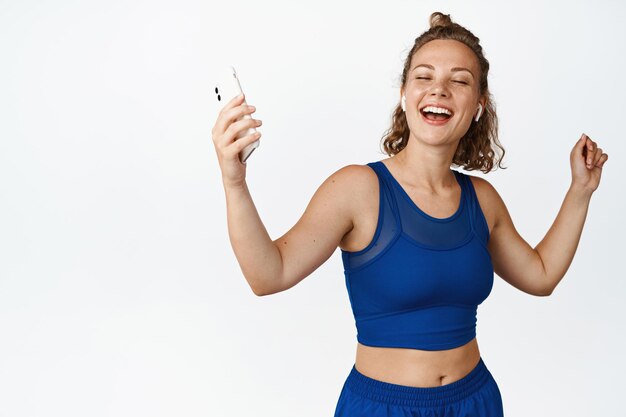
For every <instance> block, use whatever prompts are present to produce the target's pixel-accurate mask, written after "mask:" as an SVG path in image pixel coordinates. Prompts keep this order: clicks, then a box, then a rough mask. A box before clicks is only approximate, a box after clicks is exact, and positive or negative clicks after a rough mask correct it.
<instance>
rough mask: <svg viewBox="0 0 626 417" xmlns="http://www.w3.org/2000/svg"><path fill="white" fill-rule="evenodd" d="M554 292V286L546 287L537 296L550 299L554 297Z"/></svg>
mask: <svg viewBox="0 0 626 417" xmlns="http://www.w3.org/2000/svg"><path fill="white" fill-rule="evenodd" d="M553 291H554V287H553V286H544V287H543V288H542V289H541V290H540V291H538V292H537V294H535V295H537V296H538V297H548V296H550V295H552V292H553Z"/></svg>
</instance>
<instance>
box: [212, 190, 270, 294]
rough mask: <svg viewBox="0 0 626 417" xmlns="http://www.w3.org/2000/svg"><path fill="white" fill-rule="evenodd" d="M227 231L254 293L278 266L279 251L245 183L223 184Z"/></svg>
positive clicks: (258, 290) (258, 292)
mask: <svg viewBox="0 0 626 417" xmlns="http://www.w3.org/2000/svg"><path fill="white" fill-rule="evenodd" d="M224 191H225V193H226V211H227V217H228V235H229V238H230V243H231V246H232V248H233V251H234V252H235V256H236V258H237V261H238V262H239V266H240V268H241V271H242V272H243V275H244V277H245V278H246V280H247V281H248V284H249V285H250V287H251V288H252V291H253V292H254V293H255V294H261V292H262V289H263V287H264V286H265V282H266V281H267V280H268V279H276V278H277V277H278V275H279V273H280V270H281V269H282V260H281V256H280V252H279V251H278V248H277V247H276V245H274V242H273V241H272V239H271V238H270V236H269V234H268V233H267V230H266V229H265V226H264V225H263V222H262V221H261V218H260V217H259V213H258V212H257V210H256V207H255V205H254V202H253V201H252V197H251V195H250V191H249V190H248V186H247V184H246V183H245V182H244V183H243V184H242V185H241V186H226V185H224Z"/></svg>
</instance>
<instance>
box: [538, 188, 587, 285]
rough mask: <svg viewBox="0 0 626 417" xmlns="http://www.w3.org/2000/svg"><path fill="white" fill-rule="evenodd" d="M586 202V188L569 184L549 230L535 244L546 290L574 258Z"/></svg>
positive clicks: (556, 281) (583, 220)
mask: <svg viewBox="0 0 626 417" xmlns="http://www.w3.org/2000/svg"><path fill="white" fill-rule="evenodd" d="M590 201H591V193H590V192H589V191H587V190H583V189H580V188H577V187H575V186H570V188H569V190H568V191H567V194H566V195H565V199H564V200H563V204H562V205H561V209H560V210H559V213H558V215H557V216H556V219H555V220H554V223H553V224H552V226H551V227H550V230H548V233H547V234H546V236H545V237H544V238H543V240H542V241H541V242H539V243H538V244H537V246H536V247H535V250H536V251H537V252H538V253H539V256H540V257H541V260H542V262H543V267H544V272H545V279H546V286H547V288H548V289H549V292H550V293H551V292H552V291H553V290H554V288H556V286H557V285H558V283H559V282H560V281H561V279H562V278H563V277H564V276H565V272H567V269H568V268H569V266H570V264H571V263H572V259H574V254H575V253H576V248H577V247H578V242H579V241H580V236H581V234H582V230H583V225H584V224H585V218H586V217H587V211H588V209H589V202H590Z"/></svg>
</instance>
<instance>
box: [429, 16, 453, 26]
mask: <svg viewBox="0 0 626 417" xmlns="http://www.w3.org/2000/svg"><path fill="white" fill-rule="evenodd" d="M437 26H442V27H447V26H452V19H451V18H450V15H449V14H444V13H441V12H435V13H433V14H431V15H430V27H431V28H434V27H437Z"/></svg>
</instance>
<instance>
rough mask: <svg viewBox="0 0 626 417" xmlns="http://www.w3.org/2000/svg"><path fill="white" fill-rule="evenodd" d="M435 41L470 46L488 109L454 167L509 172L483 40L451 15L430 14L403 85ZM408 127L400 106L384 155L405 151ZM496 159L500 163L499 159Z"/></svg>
mask: <svg viewBox="0 0 626 417" xmlns="http://www.w3.org/2000/svg"><path fill="white" fill-rule="evenodd" d="M436 39H452V40H456V41H459V42H462V43H464V44H465V45H467V46H468V47H469V48H470V49H471V50H472V51H473V52H474V54H475V55H476V57H477V58H478V64H479V67H480V81H479V94H480V96H481V97H485V98H486V102H485V108H484V109H483V112H482V116H481V117H480V119H479V121H478V122H476V121H472V124H471V125H470V127H469V129H468V131H467V132H466V133H465V135H463V137H462V138H461V140H460V141H459V145H458V147H457V149H456V152H455V154H454V157H453V158H452V164H453V165H456V166H457V167H462V168H463V169H465V170H468V171H472V170H476V169H479V170H481V171H482V172H484V173H485V174H487V173H488V172H490V171H492V169H494V165H496V164H497V165H498V166H499V167H500V168H503V169H506V167H503V166H502V165H501V161H502V158H504V153H505V150H504V148H503V147H502V145H501V144H500V142H499V141H498V116H497V115H496V108H495V103H494V100H493V97H492V95H491V93H490V92H489V85H488V83H487V75H488V74H489V61H487V59H486V58H485V56H484V55H483V50H482V47H481V46H480V43H479V41H480V39H479V38H477V37H476V36H474V35H473V34H472V32H470V31H469V30H467V29H465V28H464V27H463V26H461V25H459V24H457V23H454V22H452V20H451V19H450V15H447V14H443V13H441V12H435V13H433V14H431V15H430V29H428V30H427V31H425V32H424V33H422V34H421V35H420V36H419V37H417V38H416V39H415V43H414V44H413V48H411V51H410V52H409V54H408V55H407V57H406V60H405V63H404V70H403V71H402V79H401V81H402V86H403V87H404V86H405V84H406V78H407V74H408V72H409V69H410V66H411V59H412V58H413V54H415V52H417V50H418V49H420V48H421V47H422V46H424V45H425V44H426V43H427V42H430V41H432V40H436ZM409 133H410V131H409V126H408V123H407V121H406V114H405V113H404V111H403V110H402V107H401V106H400V104H398V105H397V106H396V108H395V110H394V111H393V113H392V124H391V127H390V128H389V129H388V130H387V131H386V132H385V134H384V135H383V137H382V141H383V147H384V152H385V153H386V154H387V155H390V156H391V155H395V154H397V153H398V152H400V151H401V150H402V149H404V148H405V147H406V145H407V143H408V141H409ZM492 145H495V146H497V147H498V148H500V149H501V151H502V154H501V155H500V156H499V157H498V156H497V155H496V153H495V151H494V148H493V146H492ZM496 159H497V160H496Z"/></svg>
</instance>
